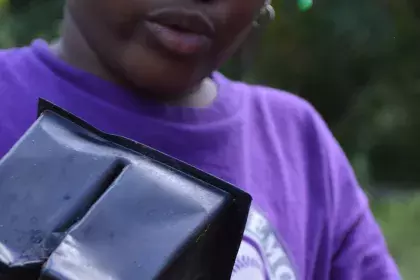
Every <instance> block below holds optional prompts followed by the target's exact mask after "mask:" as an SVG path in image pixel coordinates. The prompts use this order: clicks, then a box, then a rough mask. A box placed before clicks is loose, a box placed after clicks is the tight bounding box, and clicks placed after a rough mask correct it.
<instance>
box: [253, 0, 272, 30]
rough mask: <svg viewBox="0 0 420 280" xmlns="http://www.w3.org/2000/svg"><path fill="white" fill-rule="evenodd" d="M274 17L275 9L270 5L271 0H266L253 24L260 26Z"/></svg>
mask: <svg viewBox="0 0 420 280" xmlns="http://www.w3.org/2000/svg"><path fill="white" fill-rule="evenodd" d="M275 18H276V11H275V10H274V8H273V6H272V5H271V0H267V1H266V3H265V4H264V6H263V7H262V8H261V10H260V14H259V15H258V17H257V18H256V19H255V20H254V22H253V25H254V26H255V27H260V26H264V25H266V24H268V23H269V22H271V21H273V20H274V19H275Z"/></svg>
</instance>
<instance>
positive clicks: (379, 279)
mask: <svg viewBox="0 0 420 280" xmlns="http://www.w3.org/2000/svg"><path fill="white" fill-rule="evenodd" d="M318 125H319V128H320V130H321V131H320V132H321V135H323V136H321V137H322V138H324V143H326V145H325V147H326V151H325V155H326V157H327V163H328V168H329V170H328V174H329V183H330V199H331V200H330V201H331V203H330V205H329V208H330V209H329V213H330V215H331V216H330V219H329V221H330V225H329V229H330V236H332V240H331V241H332V252H331V256H332V260H331V261H332V263H331V274H330V279H340V280H347V279H348V280H350V279H351V280H353V279H359V280H364V279H366V280H368V279H369V280H370V279H375V280H385V279H387V280H388V279H401V277H400V275H399V272H398V269H397V266H396V264H395V262H394V260H393V259H392V257H391V255H390V253H389V251H388V248H387V245H386V242H385V239H384V237H383V235H382V232H381V230H380V228H379V226H378V224H377V223H376V221H375V218H374V217H373V215H372V212H371V210H370V208H369V204H368V201H367V197H366V195H365V193H364V192H363V190H362V189H361V188H360V186H359V185H358V183H357V180H356V178H355V175H354V172H353V170H352V167H351V165H350V163H349V162H348V160H347V158H346V156H345V154H344V152H343V151H342V149H341V148H340V146H339V145H338V143H337V141H336V140H335V139H334V137H333V136H332V135H331V132H330V131H329V130H328V128H327V126H326V125H325V123H324V122H323V121H322V120H321V118H319V122H318Z"/></svg>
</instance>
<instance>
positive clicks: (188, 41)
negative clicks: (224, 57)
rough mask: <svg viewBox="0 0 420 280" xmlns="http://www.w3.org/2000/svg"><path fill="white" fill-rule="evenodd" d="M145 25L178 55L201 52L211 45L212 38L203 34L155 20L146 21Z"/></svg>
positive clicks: (159, 40) (165, 46) (164, 45)
mask: <svg viewBox="0 0 420 280" xmlns="http://www.w3.org/2000/svg"><path fill="white" fill-rule="evenodd" d="M145 27H146V29H147V30H148V31H149V32H150V33H151V35H152V36H153V37H154V38H155V39H156V40H157V41H158V42H159V43H160V44H161V45H162V46H163V47H164V48H165V49H167V50H168V51H170V52H172V53H176V54H178V55H195V54H200V53H203V52H205V51H207V50H208V49H209V48H210V46H211V41H212V40H211V39H210V38H209V37H208V36H206V35H203V34H198V33H194V32H191V31H188V30H183V29H182V28H176V27H171V26H168V25H164V24H160V23H158V22H154V21H146V22H145Z"/></svg>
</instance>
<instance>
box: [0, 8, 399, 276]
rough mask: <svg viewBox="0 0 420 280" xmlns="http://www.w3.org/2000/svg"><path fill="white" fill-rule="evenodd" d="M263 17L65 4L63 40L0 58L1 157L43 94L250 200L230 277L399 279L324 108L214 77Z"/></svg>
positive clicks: (256, 11) (261, 12) (254, 11)
mask: <svg viewBox="0 0 420 280" xmlns="http://www.w3.org/2000/svg"><path fill="white" fill-rule="evenodd" d="M266 15H272V7H271V6H270V5H269V3H264V0H223V1H221V0H118V1H116V0H67V3H66V7H65V13H64V21H63V27H62V33H61V37H60V38H59V40H58V41H57V42H55V43H52V44H48V43H46V42H44V41H40V40H36V41H34V42H33V44H32V45H31V46H28V47H24V48H16V49H10V50H4V51H2V52H0V157H2V156H3V155H4V154H5V153H6V152H7V151H8V150H9V149H10V148H11V147H12V145H13V144H14V143H15V142H16V141H17V140H18V139H19V138H20V137H21V136H22V135H23V133H24V132H25V131H26V130H27V129H28V128H29V126H30V125H31V124H32V123H33V122H34V121H35V119H36V110H37V101H38V98H40V97H41V98H44V99H47V100H49V101H51V102H53V103H55V104H57V105H59V106H61V107H63V108H64V109H66V110H68V111H71V112H72V113H73V114H75V115H77V116H79V117H80V118H82V119H84V120H86V121H87V122H89V123H90V124H92V125H94V126H96V127H97V128H99V129H101V130H103V131H106V132H108V133H113V134H118V135H122V136H125V137H128V138H131V139H133V140H136V141H139V142H141V143H144V144H146V145H149V146H152V147H154V148H155V149H158V150H160V151H162V152H165V153H167V154H170V155H172V156H173V157H176V158H178V159H181V160H183V161H186V162H187V163H189V164H192V165H194V166H196V167H198V168H200V169H203V170H205V171H207V172H209V173H212V174H214V175H216V176H218V177H220V178H222V179H224V180H227V181H229V182H231V183H233V184H235V185H236V186H238V187H240V188H242V189H244V190H245V191H247V192H249V193H250V194H251V195H252V196H253V199H254V202H253V207H252V209H251V212H250V215H249V218H248V224H247V228H246V232H245V235H244V238H243V242H242V245H241V248H240V251H239V253H238V256H237V261H236V264H235V267H234V270H233V273H232V279H235V280H245V279H250V280H258V279H349V280H350V279H352V280H354V279H366V280H367V279H377V280H381V279H382V280H385V279H399V275H398V272H397V268H396V266H395V264H394V262H393V260H392V259H391V257H390V255H389V253H388V251H387V248H386V244H385V241H384V238H383V237H382V234H381V232H380V230H379V227H378V225H377V224H376V222H375V220H374V218H373V216H372V213H371V212H370V210H369V206H368V202H367V200H366V197H365V195H364V193H363V192H362V190H361V188H360V187H359V186H358V184H357V182H356V180H355V176H354V174H353V171H352V169H351V167H350V165H349V163H348V161H347V159H346V157H345V155H344V153H343V151H342V150H341V149H340V147H339V145H338V144H337V142H336V141H335V140H334V138H333V136H332V135H331V133H330V131H329V130H328V128H327V126H326V124H325V123H324V122H323V121H322V119H321V117H320V116H319V115H318V114H317V112H316V111H315V110H314V109H313V108H312V107H311V106H310V105H309V104H308V103H306V102H305V101H303V100H301V99H299V98H298V97H295V96H293V95H290V94H288V93H285V92H281V91H278V90H275V89H272V88H267V87H263V86H255V85H248V84H244V83H240V82H234V81H230V80H229V79H227V78H225V77H224V76H222V75H221V74H219V73H217V72H214V71H215V70H216V69H218V67H219V66H220V65H221V64H222V63H223V62H224V61H225V60H226V59H227V58H228V57H229V56H230V55H231V54H232V53H233V52H234V51H235V50H236V49H237V47H238V46H239V45H240V44H241V43H242V42H243V41H244V39H245V38H246V37H247V35H248V34H249V32H250V31H251V30H252V28H253V27H254V26H255V25H257V24H258V22H260V21H261V20H262V18H261V17H264V16H266Z"/></svg>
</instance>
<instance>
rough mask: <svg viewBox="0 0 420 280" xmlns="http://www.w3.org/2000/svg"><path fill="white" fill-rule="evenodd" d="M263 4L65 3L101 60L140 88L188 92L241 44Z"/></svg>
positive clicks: (252, 0)
mask: <svg viewBox="0 0 420 280" xmlns="http://www.w3.org/2000/svg"><path fill="white" fill-rule="evenodd" d="M263 4H264V0H67V9H68V12H69V14H70V15H71V17H72V20H73V21H74V22H75V25H76V27H77V29H78V30H79V31H80V33H81V34H82V37H83V38H84V40H86V42H87V44H88V46H89V47H90V48H91V49H92V50H93V51H94V53H96V55H97V56H98V57H99V59H100V61H101V62H102V63H103V64H104V65H106V67H107V68H109V69H111V70H112V71H113V73H116V74H117V75H118V76H120V77H121V78H123V79H124V80H125V81H126V82H127V83H130V84H132V85H134V86H135V87H137V88H139V89H144V90H146V91H150V92H154V93H161V94H164V95H175V94H182V93H185V92H186V91H189V90H191V89H192V88H193V87H194V86H195V85H197V84H198V83H199V82H200V81H201V80H202V79H203V78H204V77H206V76H208V75H209V74H210V73H211V72H212V71H213V70H214V69H216V68H218V67H219V66H220V64H221V63H223V62H224V60H225V59H227V58H228V57H229V56H230V55H231V54H232V52H233V51H235V50H236V48H237V47H238V46H239V45H240V43H242V42H243V40H244V39H245V37H246V35H247V34H248V32H249V30H250V29H251V27H252V22H253V20H254V19H255V17H256V16H257V15H258V14H259V11H260V8H261V7H262V6H263Z"/></svg>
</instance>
